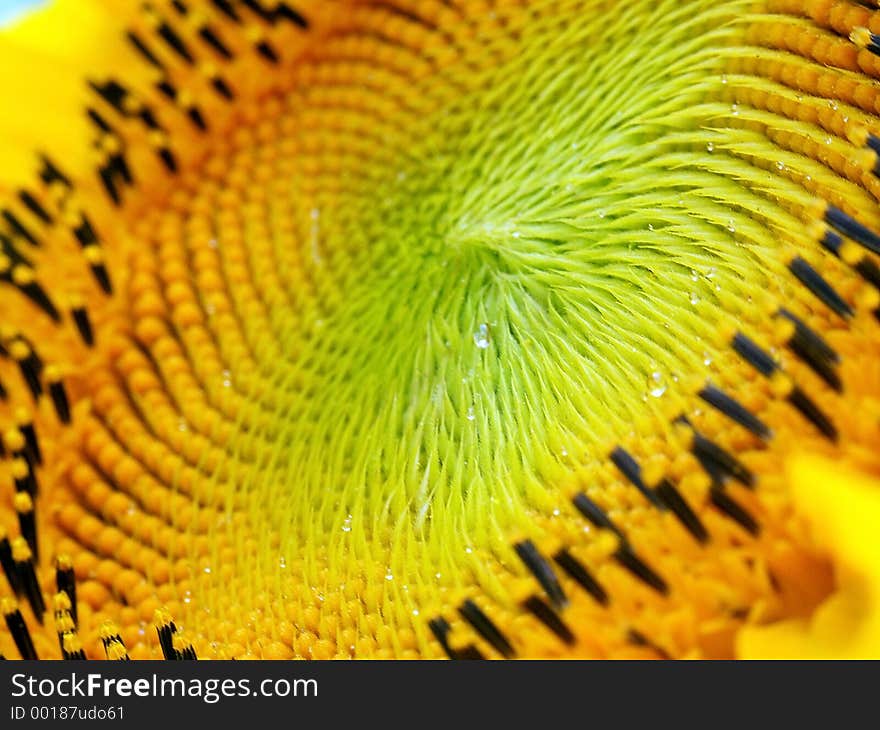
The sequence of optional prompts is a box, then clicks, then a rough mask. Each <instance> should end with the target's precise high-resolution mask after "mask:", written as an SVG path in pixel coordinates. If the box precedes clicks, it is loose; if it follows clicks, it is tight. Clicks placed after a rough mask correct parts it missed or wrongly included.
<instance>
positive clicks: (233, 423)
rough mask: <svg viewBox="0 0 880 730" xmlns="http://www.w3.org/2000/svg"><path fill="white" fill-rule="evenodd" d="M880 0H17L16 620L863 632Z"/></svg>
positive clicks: (875, 492)
mask: <svg viewBox="0 0 880 730" xmlns="http://www.w3.org/2000/svg"><path fill="white" fill-rule="evenodd" d="M875 33H876V34H880V12H878V11H877V10H875V9H874V8H873V7H871V6H869V4H867V3H865V4H860V3H857V2H849V1H848V0H764V1H763V2H752V1H751V0H722V1H721V2H719V1H717V0H684V1H683V0H651V1H650V2H649V1H648V0H634V1H633V2H628V3H620V2H613V1H609V0H283V1H281V2H279V1H278V0H168V1H166V0H148V1H146V2H144V1H141V0H112V1H111V0H50V1H49V2H47V3H45V4H44V6H43V7H41V8H40V9H39V10H37V11H35V12H33V13H30V14H28V15H26V16H24V17H21V18H19V19H17V20H16V21H15V22H13V23H12V24H10V25H8V26H7V27H5V28H3V29H2V30H0V93H2V94H3V96H4V98H5V99H6V110H7V112H6V113H5V114H4V115H3V117H2V121H0V128H2V137H0V183H2V188H0V251H2V253H0V313H2V314H0V439H2V440H0V567H2V572H3V573H4V576H0V596H2V599H0V609H2V611H0V612H2V614H3V616H4V618H5V623H6V627H7V629H8V631H5V632H2V633H0V652H2V653H3V654H5V655H6V656H8V657H15V656H19V655H21V656H23V657H25V658H35V657H39V658H60V657H64V658H85V657H88V658H104V657H109V658H115V659H126V658H132V659H135V658H159V657H162V656H164V657H165V658H170V659H193V658H196V657H198V658H267V659H268V658H276V659H277V658H316V659H327V658H418V657H425V658H439V657H444V656H448V657H451V658H493V657H506V658H513V657H522V658H536V657H571V656H574V657H589V658H622V657H630V658H632V657H639V658H716V657H717V658H723V657H875V656H878V655H880V610H878V600H880V596H878V595H876V594H877V592H878V590H880V540H878V537H877V534H876V527H875V525H876V523H877V519H878V518H880V489H878V485H877V482H876V480H877V475H878V473H880V458H878V455H877V447H878V444H880V365H878V362H880V359H878V355H880V330H878V327H880V323H878V319H880V266H878V261H877V256H876V255H877V254H878V253H880V235H878V234H877V233H876V231H878V230H880V208H878V206H877V200H878V197H880V179H878V173H880V158H878V154H880V118H878V115H880V86H878V83H877V79H878V77H880V35H875Z"/></svg>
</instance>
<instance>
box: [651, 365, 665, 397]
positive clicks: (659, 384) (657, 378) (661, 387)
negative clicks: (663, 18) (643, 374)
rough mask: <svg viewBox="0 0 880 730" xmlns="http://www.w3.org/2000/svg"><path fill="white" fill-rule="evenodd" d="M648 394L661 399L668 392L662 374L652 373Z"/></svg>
mask: <svg viewBox="0 0 880 730" xmlns="http://www.w3.org/2000/svg"><path fill="white" fill-rule="evenodd" d="M648 388H649V390H648V393H650V394H651V396H653V397H654V398H659V397H660V396H662V395H663V394H664V393H665V392H666V384H665V383H664V382H663V375H662V374H661V373H660V372H657V371H655V372H653V373H651V377H650V378H648Z"/></svg>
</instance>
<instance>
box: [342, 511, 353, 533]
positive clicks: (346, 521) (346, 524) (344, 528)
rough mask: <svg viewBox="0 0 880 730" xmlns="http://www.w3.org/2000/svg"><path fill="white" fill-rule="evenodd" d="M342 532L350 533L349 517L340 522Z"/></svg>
mask: <svg viewBox="0 0 880 730" xmlns="http://www.w3.org/2000/svg"><path fill="white" fill-rule="evenodd" d="M342 531H343V532H351V515H349V516H348V517H346V518H345V519H344V520H343V521H342Z"/></svg>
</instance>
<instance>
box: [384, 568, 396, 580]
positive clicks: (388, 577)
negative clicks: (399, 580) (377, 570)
mask: <svg viewBox="0 0 880 730" xmlns="http://www.w3.org/2000/svg"><path fill="white" fill-rule="evenodd" d="M385 580H394V575H393V574H392V572H391V568H388V570H386V571H385Z"/></svg>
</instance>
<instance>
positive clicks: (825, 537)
mask: <svg viewBox="0 0 880 730" xmlns="http://www.w3.org/2000/svg"><path fill="white" fill-rule="evenodd" d="M787 474H788V477H789V480H790V482H791V486H792V493H793V498H794V501H795V504H796V505H797V507H798V508H799V509H800V510H801V512H802V513H803V514H804V515H805V516H806V518H807V519H808V520H809V522H810V524H811V527H812V530H813V534H814V536H815V539H816V541H817V543H818V544H819V546H820V547H822V548H823V549H825V550H827V551H828V553H829V554H830V556H831V557H832V558H833V560H834V564H835V574H836V580H837V590H836V592H835V593H834V594H832V595H831V596H830V597H829V598H828V599H827V600H826V601H825V602H824V603H822V604H821V605H820V606H819V607H818V608H817V610H816V611H815V612H814V614H813V615H812V617H810V619H809V620H805V621H802V620H791V621H782V622H779V623H776V624H771V625H769V626H761V627H747V628H745V629H743V630H742V631H741V632H740V634H739V637H738V642H737V650H738V655H739V656H740V657H741V658H750V659H869V658H870V659H876V658H877V657H880V532H878V529H877V525H878V524H880V480H878V479H877V478H876V477H873V476H869V475H867V474H865V473H861V472H856V471H853V470H851V469H849V468H846V467H845V466H842V465H841V464H838V463H835V462H834V461H832V460H829V459H825V458H820V457H817V456H811V455H799V456H797V457H794V458H792V459H791V460H790V462H789V464H788V468H787Z"/></svg>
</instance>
